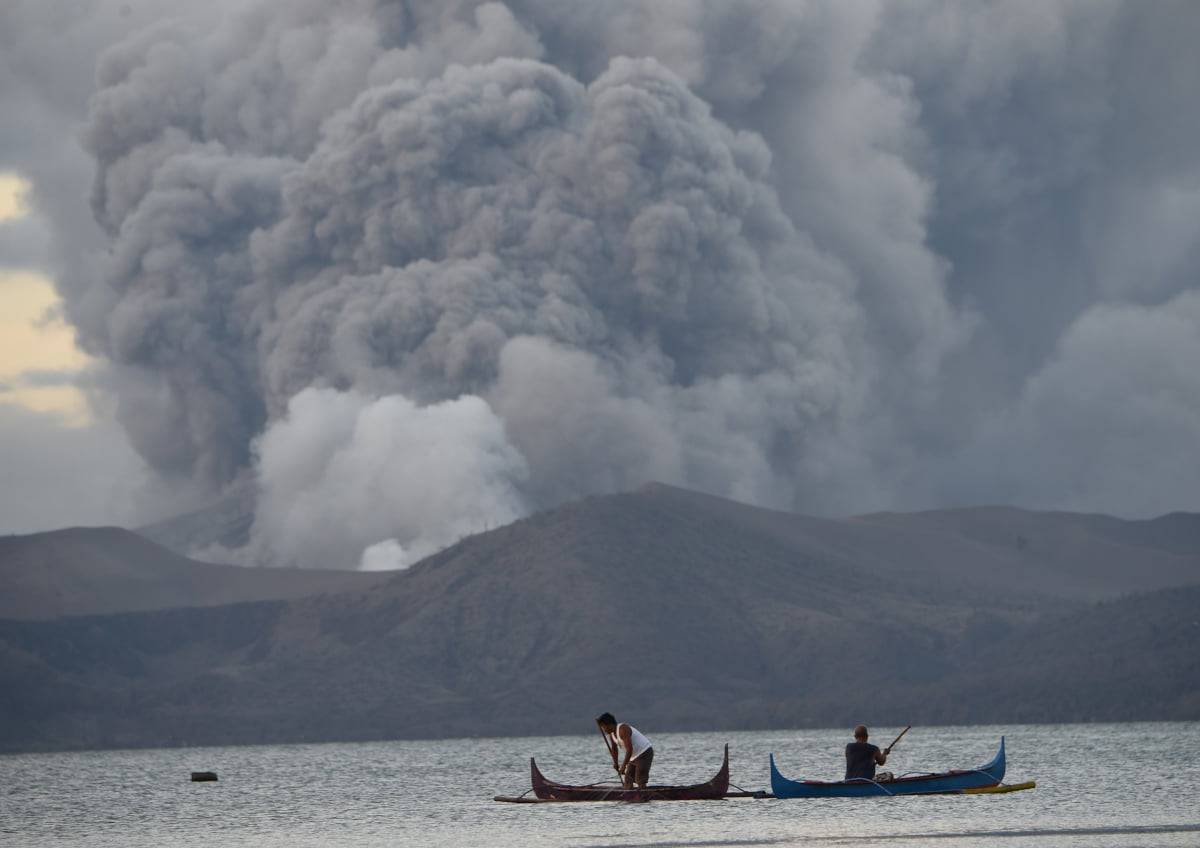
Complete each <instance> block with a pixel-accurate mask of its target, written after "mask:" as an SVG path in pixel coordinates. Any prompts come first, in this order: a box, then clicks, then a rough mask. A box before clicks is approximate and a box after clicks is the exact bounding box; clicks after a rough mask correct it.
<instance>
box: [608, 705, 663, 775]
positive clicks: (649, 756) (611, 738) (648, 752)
mask: <svg viewBox="0 0 1200 848" xmlns="http://www.w3.org/2000/svg"><path fill="white" fill-rule="evenodd" d="M596 724H598V725H600V730H601V732H602V733H603V734H604V739H605V742H606V743H607V744H608V752H609V753H610V754H611V755H612V761H613V768H615V769H616V770H617V772H618V773H619V774H620V775H621V782H622V783H623V784H624V785H625V788H626V789H633V788H634V787H635V786H636V787H637V788H638V789H645V788H646V783H647V782H648V781H649V780H650V766H651V764H652V763H653V762H654V748H653V747H652V746H651V745H650V740H649V739H647V738H646V736H645V735H644V734H643V733H641V732H640V731H639V730H638V729H637V728H636V727H634V726H633V725H632V724H623V723H621V724H618V723H617V720H616V719H615V718H613V714H612V713H604V714H603V715H602V716H600V717H599V718H597V719H596ZM620 751H624V752H625V761H624V762H623V763H620V764H618V763H617V756H618V753H619V752H620Z"/></svg>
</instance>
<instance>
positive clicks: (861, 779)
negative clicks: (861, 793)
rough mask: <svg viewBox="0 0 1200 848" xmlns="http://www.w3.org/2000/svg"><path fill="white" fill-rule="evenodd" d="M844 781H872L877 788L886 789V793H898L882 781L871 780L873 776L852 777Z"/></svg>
mask: <svg viewBox="0 0 1200 848" xmlns="http://www.w3.org/2000/svg"><path fill="white" fill-rule="evenodd" d="M843 782H844V783H870V784H873V785H874V786H875V787H876V788H878V789H882V790H883V791H884V793H886V794H888V795H895V794H896V793H895V792H892V791H891V790H890V789H888V788H887V787H886V786H884V785H883V784H882V783H879V782H878V781H875V780H871V778H869V777H852V778H850V779H849V780H846V781H843Z"/></svg>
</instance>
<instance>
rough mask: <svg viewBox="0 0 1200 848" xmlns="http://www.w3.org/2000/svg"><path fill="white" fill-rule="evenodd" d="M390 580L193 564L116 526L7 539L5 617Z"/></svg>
mask: <svg viewBox="0 0 1200 848" xmlns="http://www.w3.org/2000/svg"><path fill="white" fill-rule="evenodd" d="M387 576H388V575H386V574H362V573H352V572H344V571H297V570H294V569H267V568H240V567H237V566H232V565H214V564H210V563H203V562H196V561H195V560H190V559H186V558H185V557H181V556H179V555H178V554H175V553H172V552H171V551H168V550H167V549H166V548H163V547H161V546H159V545H156V544H155V543H153V542H151V541H149V540H147V539H144V538H142V537H141V536H139V535H137V534H136V533H131V532H130V531H128V530H122V529H120V528H116V527H75V528H71V529H68V530H56V531H53V532H50V533H35V534H32V535H28V536H3V537H0V618H53V617H55V616H64V615H92V614H100V613H110V612H131V611H135V610H152V609H166V608H170V607H188V606H213V605H216V604H229V603H237V602H241V601H258V600H267V599H284V598H299V597H303V596H304V595H314V594H319V593H322V592H342V591H351V590H356V589H365V588H368V587H370V586H374V585H376V584H378V583H379V582H381V581H382V580H385V579H386V578H387Z"/></svg>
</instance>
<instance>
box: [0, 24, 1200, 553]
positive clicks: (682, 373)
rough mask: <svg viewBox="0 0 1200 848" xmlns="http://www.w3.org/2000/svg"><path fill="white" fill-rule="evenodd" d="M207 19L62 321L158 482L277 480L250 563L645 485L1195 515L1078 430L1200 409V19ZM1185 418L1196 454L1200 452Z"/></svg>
mask: <svg viewBox="0 0 1200 848" xmlns="http://www.w3.org/2000/svg"><path fill="white" fill-rule="evenodd" d="M170 7H171V4H169V3H162V4H154V5H153V7H152V9H151V11H148V12H145V13H144V18H145V19H144V20H139V21H137V22H136V24H137V25H136V26H135V25H133V23H130V24H129V25H128V26H127V28H126V30H125V31H124V33H123V34H122V35H120V36H118V35H116V34H115V31H116V29H117V24H115V23H114V22H113V20H112V19H110V18H104V19H103V20H102V21H100V20H99V17H100V12H97V13H96V14H97V18H98V22H97V23H96V25H95V27H94V29H95V33H94V34H93V36H92V43H94V45H95V50H96V52H98V53H99V54H100V58H99V61H98V65H97V68H98V70H97V75H96V79H95V84H94V91H93V92H92V94H91V97H90V107H89V109H90V111H89V117H88V120H87V125H86V127H85V129H84V132H83V137H84V144H85V147H86V149H87V151H88V154H89V155H90V156H91V157H92V159H93V161H94V166H95V179H94V183H93V190H92V195H91V196H92V216H93V220H94V222H95V225H94V226H98V227H99V237H97V234H96V233H88V234H87V235H88V239H85V240H84V241H88V240H90V241H91V242H93V243H99V244H102V245H103V251H104V252H103V255H101V254H100V253H98V252H90V253H86V254H85V253H82V252H80V253H79V254H78V255H76V256H74V258H73V259H72V260H71V261H69V262H65V263H64V271H63V274H62V280H63V282H61V283H60V287H61V288H62V289H63V291H64V294H65V296H66V300H67V304H66V309H67V314H68V316H69V318H70V319H71V320H72V322H73V323H74V324H75V326H76V327H77V329H78V332H79V335H80V339H81V342H82V344H83V345H84V346H85V347H86V348H87V349H88V350H90V351H91V352H93V353H95V354H97V355H100V356H102V357H104V359H105V360H106V361H107V362H108V363H109V373H108V375H107V381H108V382H107V385H108V386H109V387H110V389H111V393H112V395H113V396H115V398H116V400H117V403H118V415H119V419H120V420H121V422H122V423H123V425H124V428H125V431H126V433H127V435H128V437H129V439H130V441H131V443H132V444H133V445H134V447H135V448H136V450H137V451H138V453H139V454H140V455H141V456H142V457H143V458H144V459H145V460H146V461H147V462H148V463H149V464H150V465H151V466H152V467H153V468H154V469H155V470H156V471H157V473H158V474H159V475H160V476H162V477H164V478H166V479H172V480H179V481H189V483H190V484H192V485H195V484H197V483H198V484H201V485H204V486H207V487H208V489H209V490H210V491H213V492H217V491H220V490H221V489H222V488H223V487H226V486H229V485H231V484H236V485H244V482H239V481H244V480H245V479H246V478H247V477H248V476H249V477H251V478H253V480H254V481H255V484H254V485H255V487H256V490H257V492H258V495H257V505H256V520H255V524H254V527H253V530H252V534H251V536H252V538H251V540H250V544H249V545H248V546H247V548H246V549H245V550H244V551H242V552H240V554H239V556H241V557H242V558H245V559H253V560H255V561H261V562H269V563H276V564H299V565H309V566H318V565H320V566H340V567H357V566H360V565H367V566H369V567H381V566H384V565H387V564H404V563H407V562H409V561H411V559H412V558H413V557H415V556H419V555H420V553H422V552H426V551H429V550H433V549H436V548H437V547H439V546H441V545H444V544H446V543H447V542H449V541H453V539H454V538H457V537H458V536H461V535H463V534H465V533H469V532H472V531H473V530H477V529H482V528H483V527H485V526H489V525H494V524H497V523H500V522H502V521H505V520H509V519H511V518H513V517H516V516H519V515H522V514H525V513H527V512H528V511H530V510H533V509H538V508H542V507H546V506H550V505H554V504H556V503H559V502H561V501H563V500H565V499H568V498H573V497H577V496H579V495H583V494H588V493H594V492H608V491H614V490H619V489H627V488H630V487H633V486H636V485H638V484H640V483H642V482H645V481H647V480H650V479H658V480H663V481H666V482H671V483H676V484H680V485H684V486H689V487H693V488H698V489H703V490H705V491H710V492H714V493H717V494H722V495H728V496H732V497H735V498H739V499H743V500H748V501H752V502H754V503H758V504H763V505H769V506H777V507H784V508H790V509H797V510H804V511H811V512H817V513H825V514H828V513H837V512H849V511H866V510H870V509H880V508H893V507H898V506H901V507H908V508H914V507H921V506H935V505H944V504H947V503H962V502H979V501H995V500H1005V499H1010V498H1016V499H1020V500H1021V501H1022V502H1023V503H1028V504H1031V505H1044V506H1068V507H1074V508H1091V509H1109V510H1112V511H1116V512H1123V513H1126V514H1130V513H1133V514H1144V513H1146V512H1152V511H1154V510H1156V509H1162V508H1163V507H1164V506H1165V507H1167V508H1180V507H1186V506H1188V505H1192V506H1194V505H1195V504H1196V502H1197V501H1196V499H1197V497H1198V496H1200V492H1198V491H1197V489H1196V486H1195V483H1194V482H1189V481H1194V480H1195V479H1200V473H1197V474H1191V473H1190V472H1191V471H1200V469H1198V468H1195V467H1194V461H1185V462H1184V463H1183V469H1182V471H1181V472H1180V473H1174V472H1173V471H1172V470H1170V469H1165V468H1163V469H1160V471H1161V473H1159V472H1156V474H1155V479H1154V484H1150V485H1145V486H1141V487H1139V488H1138V489H1137V492H1136V495H1134V494H1131V491H1130V488H1129V487H1128V486H1126V485H1125V482H1124V481H1126V480H1128V479H1129V477H1130V476H1131V474H1132V473H1133V472H1132V470H1131V466H1132V465H1135V464H1136V462H1137V459H1136V457H1137V456H1138V455H1139V444H1140V442H1139V437H1138V434H1137V432H1136V428H1134V427H1124V426H1122V427H1118V428H1116V429H1114V430H1113V431H1111V432H1109V433H1106V434H1105V435H1103V436H1102V437H1101V436H1095V437H1094V436H1093V435H1092V434H1090V433H1086V432H1083V433H1074V434H1072V435H1071V436H1067V435H1066V434H1067V430H1068V428H1065V427H1064V424H1063V422H1064V421H1066V422H1070V421H1077V420H1080V419H1081V418H1086V417H1089V416H1095V415H1096V414H1097V413H1096V410H1101V409H1108V408H1111V406H1112V405H1113V404H1118V403H1120V402H1121V399H1122V398H1123V397H1127V396H1128V391H1129V386H1130V385H1131V384H1136V385H1138V386H1143V385H1146V384H1147V381H1149V383H1150V384H1152V385H1158V386H1161V387H1162V388H1161V391H1162V392H1165V393H1167V394H1169V395H1171V394H1172V393H1179V392H1187V391H1190V388H1189V387H1190V384H1189V382H1188V380H1187V379H1186V378H1185V377H1179V376H1178V375H1174V376H1173V374H1172V372H1170V371H1169V369H1168V368H1167V365H1166V363H1169V362H1176V361H1178V359H1177V357H1178V356H1181V355H1187V354H1188V351H1189V350H1190V342H1189V338H1190V335H1189V334H1190V333H1194V332H1195V331H1196V327H1197V324H1196V317H1195V315H1194V309H1192V306H1191V295H1190V290H1192V289H1194V288H1195V273H1194V270H1195V261H1196V257H1197V256H1200V254H1198V253H1197V249H1198V248H1197V244H1200V238H1198V236H1200V232H1198V231H1197V228H1196V227H1195V226H1194V225H1193V224H1189V223H1187V222H1188V221H1191V220H1193V219H1194V217H1195V216H1186V215H1184V216H1181V215H1180V214H1178V213H1180V212H1184V211H1187V210H1191V209H1192V208H1193V207H1194V206H1195V205H1196V197H1197V196H1200V195H1197V192H1196V189H1195V180H1194V175H1195V173H1198V172H1200V171H1197V163H1198V162H1200V158H1198V155H1197V154H1196V152H1195V151H1196V150H1197V149H1200V147H1197V145H1196V144H1195V143H1194V142H1196V141H1197V140H1200V126H1198V124H1197V121H1196V119H1195V118H1194V114H1195V110H1187V109H1182V108H1180V106H1181V104H1182V103H1183V102H1184V101H1186V99H1187V98H1186V94H1187V92H1188V91H1190V90H1191V88H1190V86H1191V85H1193V84H1194V83H1196V82H1198V81H1200V63H1198V61H1197V60H1196V58H1195V55H1194V54H1195V51H1191V50H1184V49H1175V48H1176V47H1179V46H1181V45H1184V44H1186V43H1187V42H1188V33H1193V32H1196V31H1197V29H1198V28H1200V22H1198V19H1200V15H1197V14H1196V11H1195V9H1194V8H1193V7H1190V6H1188V5H1186V4H1178V5H1177V4H1170V3H1164V4H1156V5H1155V7H1154V8H1153V9H1150V10H1145V9H1143V10H1141V11H1140V12H1136V13H1135V12H1134V11H1132V10H1131V9H1130V8H1129V7H1127V6H1120V5H1117V4H1105V3H1100V4H1096V3H1059V4H1041V3H1029V4H1025V3H1015V4H1005V5H1004V6H973V7H963V6H961V5H959V4H948V3H919V4H911V5H905V6H888V5H875V4H804V5H800V4H793V3H773V2H744V3H670V2H666V3H627V4H621V5H620V6H610V5H592V6H585V5H579V4H551V3H542V2H537V0H512V2H508V3H499V2H487V3H476V2H466V0H463V1H462V2H452V3H446V4H430V3H415V2H413V3H401V2H385V0H349V1H348V2H343V3H339V4H334V5H331V4H328V3H323V2H316V0H304V2H294V3H279V2H268V0H258V2H255V3H252V4H248V5H247V4H228V5H226V4H221V3H218V4H215V5H213V6H211V7H206V8H204V9H189V10H187V12H186V14H178V15H171V14H168V12H169V11H171V9H170ZM16 8H17V11H16V12H12V11H10V12H9V13H8V14H9V15H10V16H11V17H13V18H14V19H16V18H18V16H19V17H20V19H21V20H22V21H24V22H25V23H26V25H29V24H28V21H34V22H40V23H43V24H44V21H45V17H46V16H48V15H49V14H50V12H46V11H40V7H39V9H35V7H34V6H33V5H29V4H18V6H17V7H16ZM46 8H50V9H55V8H58V5H57V4H51V5H50V6H49V7H46ZM100 8H102V9H105V8H107V7H100ZM109 11H111V10H109ZM122 20H124V19H122ZM1164 46H1165V47H1166V48H1167V49H1163V48H1164ZM1173 46H1174V47H1173ZM29 62H30V63H33V62H35V60H34V59H33V58H32V57H31V58H29ZM30 67H31V68H33V67H34V65H33V64H31V65H30ZM14 78H19V79H22V80H24V79H36V74H35V73H33V72H32V71H29V72H24V71H22V73H19V74H16V75H15V77H14ZM89 87H90V84H89ZM1146 92H1154V93H1153V94H1152V95H1147V94H1146ZM1067 104H1069V108H1067ZM1139 126H1140V127H1151V128H1153V129H1154V132H1155V133H1156V136H1155V137H1156V138H1157V139H1158V141H1157V142H1156V143H1155V144H1154V145H1149V144H1147V143H1146V142H1145V133H1144V132H1142V131H1141V130H1139V129H1138V127H1139ZM50 170H51V169H50V168H49V167H47V168H46V169H45V171H46V173H47V176H45V177H44V179H42V180H41V181H40V182H39V180H38V179H36V177H37V174H34V177H35V180H34V182H35V187H36V186H39V185H52V184H53V183H52V182H51V176H50V175H49V172H50ZM64 184H65V183H64ZM39 191H42V195H38V196H35V198H34V199H35V201H37V200H38V197H42V200H41V201H39V202H41V203H43V204H44V205H47V207H48V208H49V210H50V211H49V213H48V214H50V215H51V217H52V218H54V219H55V220H56V221H58V222H59V224H58V227H59V231H58V232H57V233H56V235H55V238H56V239H58V241H59V242H62V241H64V240H65V239H66V236H67V235H70V234H71V233H73V232H75V231H82V228H83V225H82V224H81V223H79V222H78V221H77V220H76V218H75V217H72V216H73V214H74V213H72V214H70V215H69V214H67V212H65V211H60V212H59V213H55V212H54V208H55V207H54V206H53V204H51V203H50V200H51V199H52V198H51V197H50V196H49V195H48V194H47V193H46V190H45V189H44V188H40V189H39ZM1125 208H1128V209H1137V210H1140V212H1139V214H1138V215H1137V217H1136V220H1131V219H1130V218H1129V217H1128V216H1124V215H1122V214H1120V213H1119V212H1118V211H1117V210H1120V209H1125ZM89 226H93V225H89ZM64 251H65V249H62V248H60V253H64V255H67V253H69V252H64ZM1164 327H1166V328H1168V329H1167V331H1166V332H1159V330H1161V329H1162V328H1164ZM1106 330H1107V331H1109V332H1112V333H1115V334H1118V335H1120V337H1121V338H1123V339H1135V338H1136V339H1143V340H1145V341H1144V342H1138V343H1136V344H1131V345H1130V348H1129V351H1128V356H1126V355H1120V356H1118V357H1117V358H1118V360H1119V361H1120V362H1121V363H1123V364H1125V365H1127V366H1128V367H1122V368H1118V367H1116V366H1115V365H1114V364H1113V363H1111V362H1110V363H1108V368H1109V370H1107V371H1100V370H1098V367H1097V366H1096V365H1095V363H1097V362H1099V361H1105V357H1104V356H1101V355H1100V353H1099V348H1101V347H1102V343H1101V342H1100V341H1098V340H1100V339H1103V338H1104V333H1105V331H1106ZM1089 363H1091V364H1089ZM1084 372H1086V373H1084ZM1121 375H1125V376H1124V377H1122V376H1121ZM1177 377H1178V378H1177ZM1077 386H1088V387H1089V389H1088V392H1087V393H1086V396H1083V395H1080V394H1078V393H1075V392H1073V391H1072V390H1071V388H1070V387H1077ZM1064 387H1066V388H1064ZM1156 397H1157V395H1156ZM1146 409H1147V415H1149V416H1151V417H1152V418H1153V419H1154V420H1155V421H1156V422H1158V423H1159V424H1161V427H1158V428H1157V429H1156V430H1155V432H1160V433H1161V434H1163V435H1162V437H1163V438H1164V439H1165V440H1166V443H1167V445H1169V447H1170V449H1171V450H1173V451H1175V452H1176V455H1179V452H1180V449H1181V448H1183V447H1184V446H1186V445H1187V444H1189V443H1190V441H1191V440H1194V438H1195V436H1196V435H1197V433H1198V432H1200V430H1198V429H1197V427H1198V426H1200V425H1197V423H1196V420H1195V417H1194V414H1193V411H1192V408H1191V407H1190V406H1189V405H1188V404H1186V403H1184V404H1176V403H1151V402H1150V401H1149V400H1147V407H1146ZM1192 453H1194V452H1192ZM1102 456H1119V457H1122V459H1121V468H1110V467H1108V466H1106V465H1105V464H1104V463H1102V462H1098V461H1097V458H1098V457H1102ZM1046 457H1052V458H1053V462H1049V461H1045V460H1044V458H1046ZM1155 467H1158V466H1155ZM1051 469H1053V470H1051Z"/></svg>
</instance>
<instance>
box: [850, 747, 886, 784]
mask: <svg viewBox="0 0 1200 848" xmlns="http://www.w3.org/2000/svg"><path fill="white" fill-rule="evenodd" d="M878 753H879V748H878V747H876V746H875V745H872V744H871V743H870V742H851V743H850V744H849V745H847V746H846V780H850V779H851V778H854V777H865V778H867V779H868V780H874V779H875V755H876V754H878Z"/></svg>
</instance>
